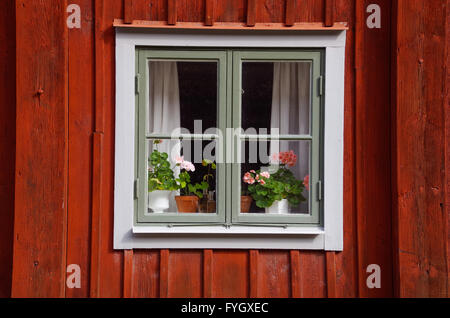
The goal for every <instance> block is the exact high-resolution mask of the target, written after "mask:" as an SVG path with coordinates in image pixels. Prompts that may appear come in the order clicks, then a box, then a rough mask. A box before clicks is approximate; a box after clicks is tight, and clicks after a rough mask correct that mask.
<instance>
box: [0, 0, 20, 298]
mask: <svg viewBox="0 0 450 318" xmlns="http://www.w3.org/2000/svg"><path fill="white" fill-rule="evenodd" d="M0 7H1V9H0V43H2V45H1V48H0V70H2V72H1V73H0V166H1V167H2V169H1V170H0V206H1V207H2V210H1V213H0V298H4V297H10V296H11V274H12V263H13V236H14V170H15V155H16V152H15V150H16V149H15V148H16V145H15V140H16V95H15V92H16V69H15V66H16V49H15V47H16V28H15V25H16V23H15V16H16V14H15V12H16V11H15V3H14V2H13V1H4V2H2V4H0Z"/></svg>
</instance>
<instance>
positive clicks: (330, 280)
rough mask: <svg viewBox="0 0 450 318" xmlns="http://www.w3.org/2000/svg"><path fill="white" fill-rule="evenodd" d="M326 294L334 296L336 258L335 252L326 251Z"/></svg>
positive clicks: (329, 296) (330, 296)
mask: <svg viewBox="0 0 450 318" xmlns="http://www.w3.org/2000/svg"><path fill="white" fill-rule="evenodd" d="M325 255H326V266H327V296H328V298H336V260H335V252H326V253H325Z"/></svg>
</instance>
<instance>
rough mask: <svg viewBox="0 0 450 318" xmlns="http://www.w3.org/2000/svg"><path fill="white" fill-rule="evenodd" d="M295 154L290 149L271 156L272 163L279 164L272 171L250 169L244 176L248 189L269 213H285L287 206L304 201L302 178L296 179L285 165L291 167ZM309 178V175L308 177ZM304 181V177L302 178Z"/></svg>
mask: <svg viewBox="0 0 450 318" xmlns="http://www.w3.org/2000/svg"><path fill="white" fill-rule="evenodd" d="M296 162H297V156H296V155H295V154H294V152H293V151H292V150H291V151H289V152H280V153H279V154H275V155H274V156H272V164H277V165H279V167H278V169H277V170H276V172H274V173H272V174H271V173H269V172H268V171H260V170H259V171H250V172H248V173H246V174H245V175H244V178H245V179H247V180H250V181H253V180H254V181H253V182H250V183H249V186H248V190H249V192H250V194H251V196H252V197H253V199H254V200H255V202H256V205H257V206H258V207H260V208H265V209H266V213H269V214H287V213H289V206H298V205H299V204H300V202H302V201H306V199H305V197H304V196H303V195H302V192H303V190H304V189H305V183H304V181H303V180H297V179H296V178H295V176H294V174H293V173H292V171H290V170H289V169H288V168H287V166H289V167H293V166H294V165H295V164H296ZM308 179H309V177H308ZM304 180H305V181H306V177H305V179H304Z"/></svg>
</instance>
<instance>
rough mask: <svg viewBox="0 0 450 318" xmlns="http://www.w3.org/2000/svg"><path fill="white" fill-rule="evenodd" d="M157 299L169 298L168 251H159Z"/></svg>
mask: <svg viewBox="0 0 450 318" xmlns="http://www.w3.org/2000/svg"><path fill="white" fill-rule="evenodd" d="M159 264H160V265H159V297H160V298H167V297H168V296H169V250H161V254H160V261H159Z"/></svg>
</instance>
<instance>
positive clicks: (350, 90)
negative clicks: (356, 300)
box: [335, 1, 358, 297]
mask: <svg viewBox="0 0 450 318" xmlns="http://www.w3.org/2000/svg"><path fill="white" fill-rule="evenodd" d="M355 10H356V9H355V1H338V2H336V20H337V21H347V22H348V24H349V25H348V26H349V29H348V30H347V46H346V53H345V55H346V56H345V105H344V182H343V183H344V233H345V235H344V250H343V251H342V252H339V253H336V255H335V261H336V270H337V271H338V272H339V275H337V276H336V295H337V296H338V297H355V296H357V291H358V288H357V284H358V267H357V266H358V264H357V246H356V241H357V238H356V233H357V223H356V200H355V197H356V182H355V181H356V170H355V168H356V167H355V159H356V154H355V71H354V68H355V50H354V45H355V32H354V29H355V27H354V26H355Z"/></svg>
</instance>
